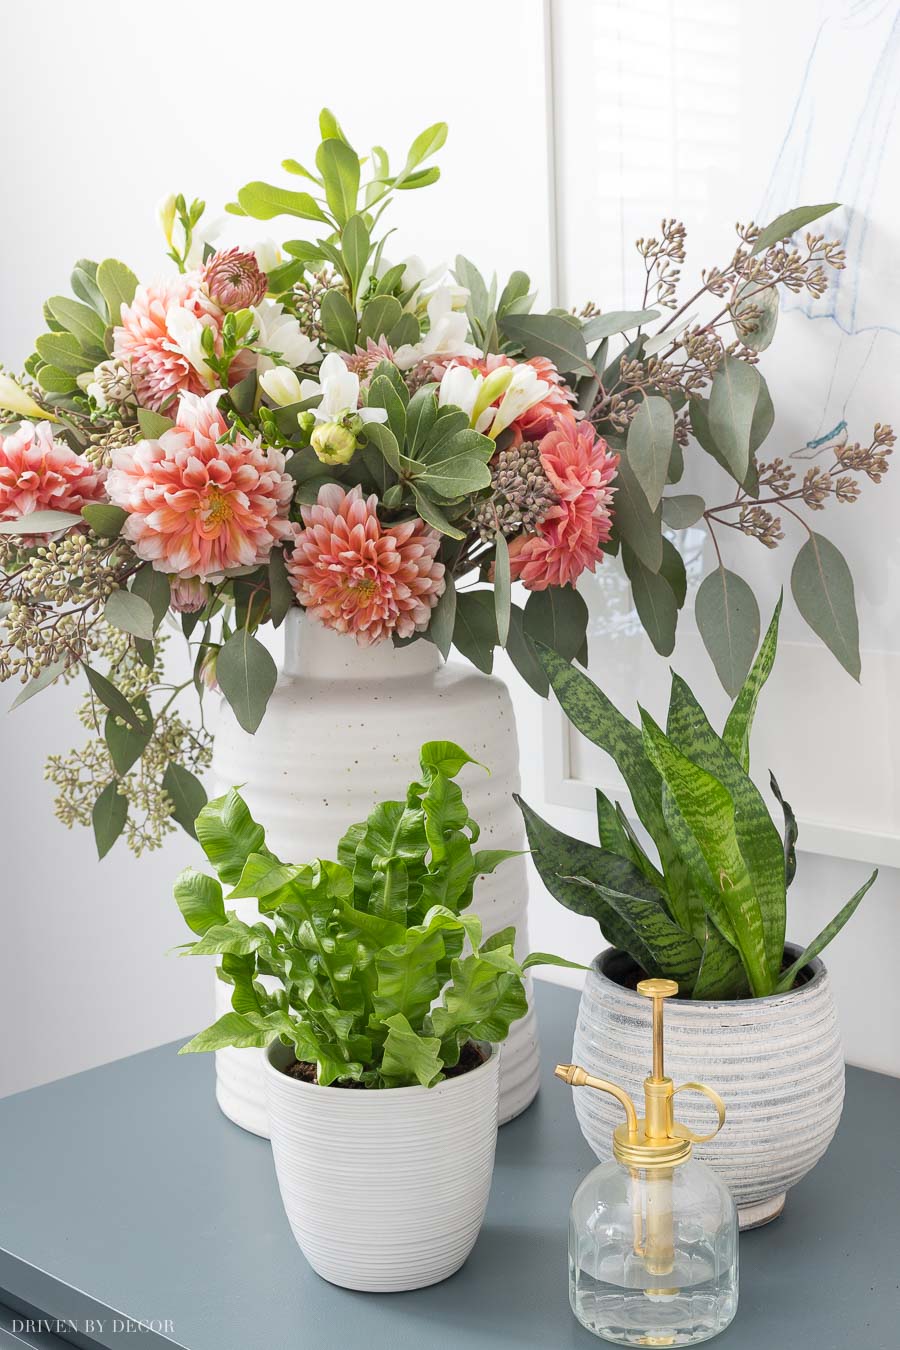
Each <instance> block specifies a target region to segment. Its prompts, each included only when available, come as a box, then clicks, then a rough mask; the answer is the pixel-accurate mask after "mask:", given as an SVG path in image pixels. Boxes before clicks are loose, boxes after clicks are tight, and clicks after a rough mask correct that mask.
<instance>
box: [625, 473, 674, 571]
mask: <svg viewBox="0 0 900 1350" xmlns="http://www.w3.org/2000/svg"><path fill="white" fill-rule="evenodd" d="M616 527H617V529H618V533H619V536H620V538H621V539H622V540H624V542H625V543H626V544H628V546H629V548H631V550H632V551H633V552H634V553H635V554H636V555H637V556H638V558H640V560H641V562H642V563H643V564H644V566H645V567H646V568H648V569H649V570H650V571H651V572H658V571H659V569H660V567H661V566H662V556H663V550H662V513H661V510H660V506H659V503H657V505H656V507H655V508H653V507H651V505H650V503H649V502H648V500H647V494H646V493H645V492H644V489H643V488H642V487H641V485H640V483H639V482H638V480H637V479H636V478H635V476H634V471H633V470H632V468H631V465H630V464H629V463H628V460H627V459H626V458H625V457H624V456H623V457H622V458H621V459H620V460H619V468H618V472H617V473H616Z"/></svg>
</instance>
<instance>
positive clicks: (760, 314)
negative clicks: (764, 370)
mask: <svg viewBox="0 0 900 1350" xmlns="http://www.w3.org/2000/svg"><path fill="white" fill-rule="evenodd" d="M751 311H757V313H756V314H755V317H754V318H753V319H752V320H751V319H750V312H751ZM731 312H732V314H733V315H734V317H735V319H736V320H741V319H743V323H741V322H735V325H734V330H735V334H736V336H737V337H738V339H739V341H741V342H742V343H743V344H744V346H745V347H749V348H750V350H751V351H754V352H764V351H765V350H766V348H767V347H769V346H771V344H772V339H773V338H774V336H775V328H776V325H777V323H778V291H777V289H776V287H775V286H774V285H772V286H767V287H766V288H765V289H763V287H762V286H761V285H760V283H759V282H758V281H745V282H744V284H743V286H740V287H739V288H738V293H737V299H736V301H735V303H734V305H733V306H732V310H731ZM747 324H752V326H751V327H747V326H746V325H747Z"/></svg>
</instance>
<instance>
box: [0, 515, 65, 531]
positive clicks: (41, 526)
mask: <svg viewBox="0 0 900 1350" xmlns="http://www.w3.org/2000/svg"><path fill="white" fill-rule="evenodd" d="M80 524H81V516H80V515H76V514H75V512H74V511H31V512H29V514H28V515H27V516H19V518H18V520H4V521H2V522H0V534H56V533H57V532H58V531H60V530H67V529H69V527H70V526H71V525H80Z"/></svg>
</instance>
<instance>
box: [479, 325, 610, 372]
mask: <svg viewBox="0 0 900 1350" xmlns="http://www.w3.org/2000/svg"><path fill="white" fill-rule="evenodd" d="M500 327H501V329H502V331H503V332H504V333H505V335H506V336H507V337H508V338H510V340H511V341H513V342H517V343H519V344H520V346H521V347H522V348H523V350H524V352H525V355H526V357H531V356H546V357H549V359H550V360H551V361H552V362H553V364H554V365H555V366H556V368H557V370H559V371H562V372H563V374H569V373H573V374H577V375H582V374H585V373H587V374H593V371H592V369H591V365H590V363H589V362H588V359H587V347H586V345H585V339H584V336H583V335H582V332H581V328H580V326H579V325H578V324H577V322H572V321H571V320H569V319H565V318H560V317H558V316H557V315H555V314H505V315H504V316H503V318H502V319H501V320H500Z"/></svg>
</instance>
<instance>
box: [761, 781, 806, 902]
mask: <svg viewBox="0 0 900 1350" xmlns="http://www.w3.org/2000/svg"><path fill="white" fill-rule="evenodd" d="M769 786H770V787H771V789H772V793H773V795H774V796H775V797H776V798H777V799H778V804H779V806H780V807H781V810H782V813H783V815H784V884H785V889H786V888H787V887H788V886H790V884H791V882H792V881H793V880H794V877H795V876H796V874H797V837H798V835H799V833H800V827H799V826H798V824H797V817H796V816H795V815H794V812H793V810H792V808H791V804H790V802H786V801H785V800H784V798H783V797H782V795H781V788H780V787H779V786H778V782H777V779H776V778H775V775H774V773H772V771H771V769H770V770H769Z"/></svg>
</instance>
